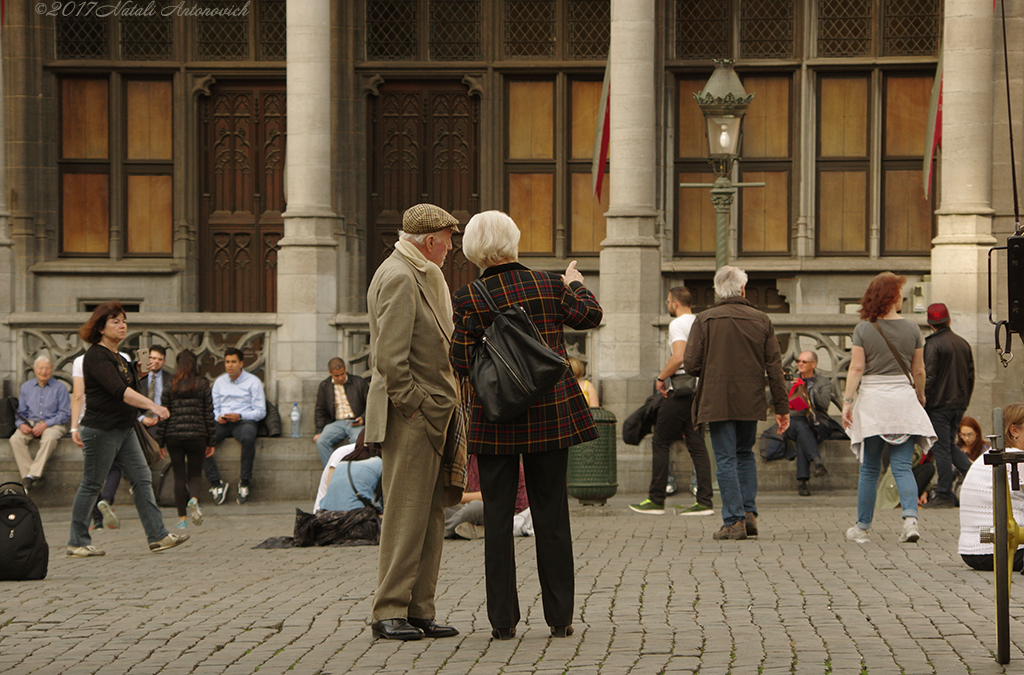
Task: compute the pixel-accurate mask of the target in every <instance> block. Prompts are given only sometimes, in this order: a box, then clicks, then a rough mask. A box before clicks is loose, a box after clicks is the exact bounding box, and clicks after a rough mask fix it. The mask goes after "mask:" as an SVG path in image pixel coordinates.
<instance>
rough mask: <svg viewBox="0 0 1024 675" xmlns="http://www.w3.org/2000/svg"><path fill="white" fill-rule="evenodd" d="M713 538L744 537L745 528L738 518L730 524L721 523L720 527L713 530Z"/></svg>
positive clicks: (745, 535)
mask: <svg viewBox="0 0 1024 675" xmlns="http://www.w3.org/2000/svg"><path fill="white" fill-rule="evenodd" d="M713 538H714V539H746V538H747V528H746V525H745V524H744V522H743V521H742V520H738V521H736V522H735V523H733V524H732V525H722V529H720V530H719V531H718V532H715V534H714V537H713Z"/></svg>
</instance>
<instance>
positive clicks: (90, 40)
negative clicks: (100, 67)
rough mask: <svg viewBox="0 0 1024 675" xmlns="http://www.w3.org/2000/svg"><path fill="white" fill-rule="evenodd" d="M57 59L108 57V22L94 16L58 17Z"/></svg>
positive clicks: (105, 19)
mask: <svg viewBox="0 0 1024 675" xmlns="http://www.w3.org/2000/svg"><path fill="white" fill-rule="evenodd" d="M56 30H57V58H58V59H106V58H110V22H109V20H108V19H107V18H99V17H96V16H92V15H89V16H70V17H64V16H62V17H58V18H57V22H56Z"/></svg>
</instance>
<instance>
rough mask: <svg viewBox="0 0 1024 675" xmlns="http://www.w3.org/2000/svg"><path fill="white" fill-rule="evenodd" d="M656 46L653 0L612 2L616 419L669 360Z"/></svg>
mask: <svg viewBox="0 0 1024 675" xmlns="http://www.w3.org/2000/svg"><path fill="white" fill-rule="evenodd" d="M657 39H658V38H657V30H656V26H655V2H654V0H612V4H611V50H610V53H609V59H610V63H611V81H610V84H609V103H608V105H609V106H610V123H611V127H610V139H609V150H608V153H609V157H610V160H611V166H610V171H609V176H608V180H609V187H610V200H609V207H608V212H607V213H606V214H605V215H606V218H607V238H606V239H605V240H604V241H603V242H601V246H602V250H601V285H600V293H601V298H600V299H601V306H602V307H603V308H604V326H603V327H602V328H601V334H600V355H599V367H600V372H601V385H602V395H601V401H602V403H603V405H604V407H606V408H608V409H610V410H611V411H612V412H614V413H615V415H616V416H617V417H618V418H619V419H620V420H622V419H625V417H626V415H628V414H629V413H630V412H632V411H633V410H634V409H635V408H636V407H638V406H639V405H640V404H641V403H643V401H644V399H646V398H647V396H649V395H650V393H651V386H652V384H653V382H654V378H655V376H656V375H657V373H658V371H659V370H660V369H661V366H662V365H664V364H663V363H661V361H662V360H663V358H664V356H665V354H666V351H665V349H664V347H663V346H662V345H661V344H660V340H659V335H658V329H657V328H656V327H655V326H654V325H653V322H655V321H656V320H657V318H658V313H659V311H660V309H661V307H662V305H663V301H664V292H663V289H662V281H661V253H660V251H659V248H658V239H657V238H656V237H655V221H656V219H657V211H656V210H655V181H656V180H657V176H656V171H657V160H656V156H657V155H656V152H655V144H656V132H655V129H656V119H657V116H656V109H655V85H656V80H657V78H656V73H655V65H656V64H655V51H654V46H655V43H656V42H657ZM622 449H623V450H625V448H622ZM623 460H626V461H623ZM631 460H632V461H633V462H634V463H636V467H635V470H636V471H637V472H638V473H640V472H646V474H647V476H648V478H649V475H650V464H649V462H650V460H649V457H648V456H636V457H632V458H630V457H624V456H622V455H620V469H619V470H620V472H626V473H629V472H630V471H631V469H630V467H629V464H630V461H631ZM623 478H624V476H622V475H620V477H619V483H620V484H623V483H624V480H623Z"/></svg>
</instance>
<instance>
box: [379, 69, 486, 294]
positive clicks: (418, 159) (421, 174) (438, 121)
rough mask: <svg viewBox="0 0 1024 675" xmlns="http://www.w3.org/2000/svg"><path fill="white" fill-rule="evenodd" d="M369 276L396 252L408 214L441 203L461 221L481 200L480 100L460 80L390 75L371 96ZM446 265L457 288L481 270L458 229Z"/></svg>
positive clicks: (447, 276) (476, 209)
mask: <svg viewBox="0 0 1024 675" xmlns="http://www.w3.org/2000/svg"><path fill="white" fill-rule="evenodd" d="M368 105H369V114H368V119H369V121H370V134H369V148H368V157H369V180H368V183H369V186H370V200H369V211H370V213H369V228H368V239H369V242H368V257H367V276H366V278H367V282H369V279H371V278H372V277H373V273H374V272H375V271H376V269H377V267H378V266H379V265H380V263H381V262H382V261H383V260H384V259H385V258H387V257H388V256H389V255H391V252H392V250H393V249H394V245H395V242H396V241H397V240H398V231H399V230H400V229H401V227H402V214H403V213H404V212H405V210H406V209H407V208H409V207H410V206H413V205H414V204H418V203H421V202H428V203H431V204H436V205H437V206H440V207H441V208H443V209H445V210H446V211H448V212H449V213H451V214H452V215H454V216H455V217H456V218H458V220H459V223H460V224H461V225H465V224H466V222H468V221H469V219H470V218H471V217H472V216H473V215H474V214H476V213H477V211H478V210H479V204H480V196H479V193H480V188H479V185H480V168H479V167H480V160H479V150H478V148H479V145H480V143H479V121H480V101H479V98H478V97H477V96H475V95H473V94H471V93H470V90H469V87H468V86H466V85H465V84H463V83H462V82H459V81H444V80H441V81H403V82H398V81H396V82H385V83H384V84H382V85H380V86H379V87H378V89H377V93H375V94H374V95H372V96H371V97H370V99H369V103H368ZM452 244H453V249H452V251H451V252H450V253H449V254H448V258H447V260H446V262H445V266H444V274H445V278H446V279H447V281H448V287H449V288H450V289H451V290H452V291H453V292H454V291H455V290H456V289H458V288H460V287H462V286H464V285H466V284H467V283H469V282H470V281H472V280H473V279H475V278H476V276H477V273H476V268H475V267H474V266H473V265H472V264H471V263H469V262H468V261H467V260H466V257H465V255H463V253H462V237H461V235H455V237H453V240H452Z"/></svg>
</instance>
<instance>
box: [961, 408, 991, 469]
mask: <svg viewBox="0 0 1024 675" xmlns="http://www.w3.org/2000/svg"><path fill="white" fill-rule="evenodd" d="M957 447H959V448H960V450H962V451H963V453H964V454H965V455H967V457H968V458H970V460H971V461H972V462H973V461H974V460H976V459H978V458H979V457H981V456H982V455H984V454H985V453H986V452H988V451H989V450H990V449H991V448H992V446H991V445H989V444H988V443H986V442H985V437H984V436H983V435H982V431H981V425H980V424H978V420H976V419H974V418H973V417H964V418H963V419H962V420H961V421H960V434H959V439H958V440H957Z"/></svg>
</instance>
